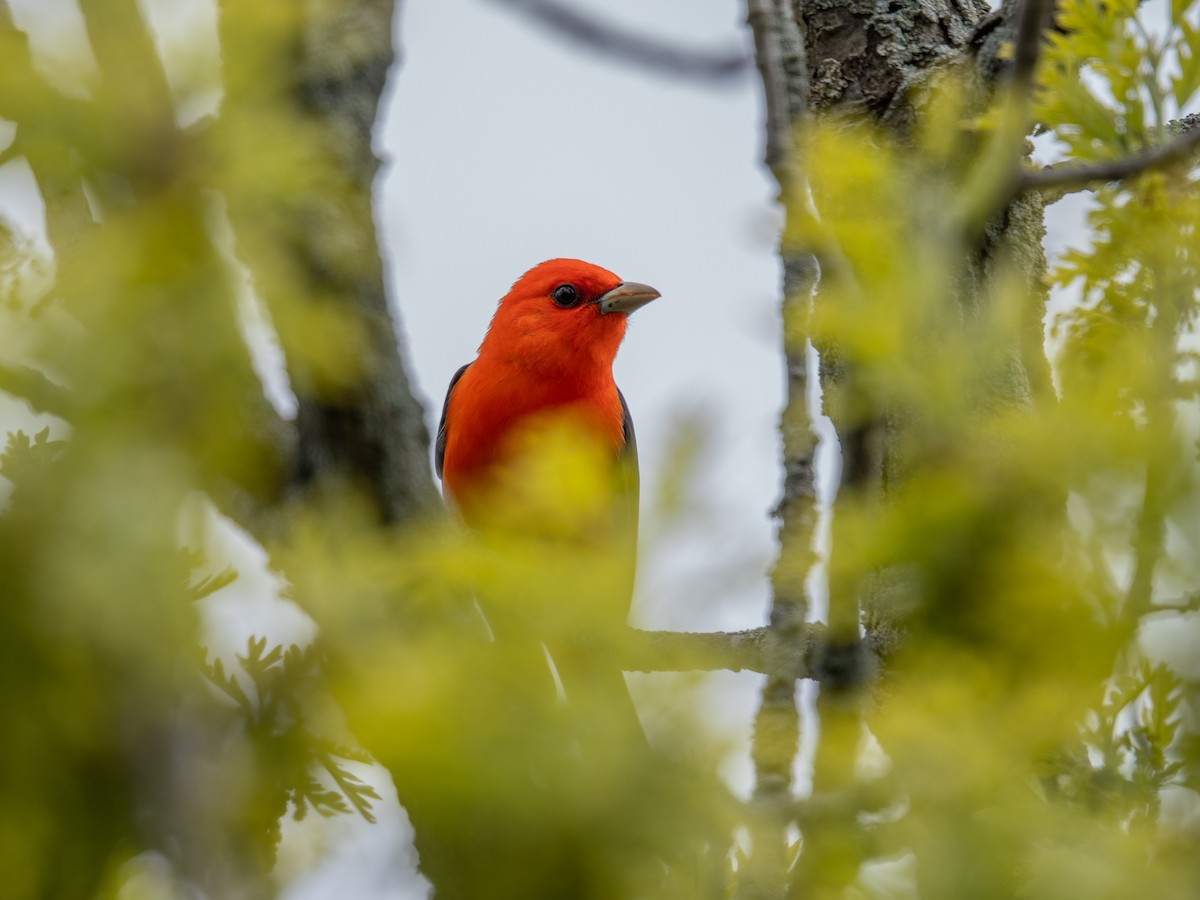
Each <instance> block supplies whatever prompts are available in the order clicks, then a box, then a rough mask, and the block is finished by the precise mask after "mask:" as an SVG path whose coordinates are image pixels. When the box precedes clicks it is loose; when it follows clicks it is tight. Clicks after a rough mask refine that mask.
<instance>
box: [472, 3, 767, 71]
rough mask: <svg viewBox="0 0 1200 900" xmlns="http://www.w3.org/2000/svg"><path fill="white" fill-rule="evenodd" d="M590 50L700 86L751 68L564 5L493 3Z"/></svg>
mask: <svg viewBox="0 0 1200 900" xmlns="http://www.w3.org/2000/svg"><path fill="white" fill-rule="evenodd" d="M492 2H493V3H498V4H500V5H502V6H506V7H508V8H509V9H512V10H513V11H514V12H518V13H521V14H523V15H525V16H527V17H528V18H529V19H531V20H532V21H534V22H536V23H538V24H539V25H543V26H545V27H546V28H548V29H550V30H551V31H553V32H555V33H556V34H558V35H560V36H562V37H565V38H568V39H570V40H572V41H574V42H575V43H577V44H579V45H581V46H584V47H587V48H589V49H591V50H595V51H597V52H600V53H603V54H605V55H606V56H611V57H614V58H616V59H621V60H624V61H625V62H630V63H635V64H636V65H639V66H642V67H643V68H646V69H651V70H653V71H656V72H661V73H662V74H664V75H672V76H676V77H680V78H689V79H693V80H698V81H710V82H712V81H725V80H728V79H732V78H737V77H740V76H741V74H742V73H743V72H745V71H746V70H747V69H748V68H749V67H750V57H749V55H748V54H746V53H745V52H744V51H742V50H700V49H694V48H689V47H681V46H678V45H676V44H670V43H667V42H666V41H661V40H658V39H656V38H651V37H647V36H645V35H642V34H637V33H635V32H632V31H628V30H626V29H623V28H620V27H619V26H616V25H613V24H610V23H608V22H605V21H602V20H601V19H598V18H596V17H594V16H591V15H589V14H587V13H585V12H583V11H582V10H579V9H576V8H575V7H573V6H570V5H568V4H566V3H562V2H560V0H492Z"/></svg>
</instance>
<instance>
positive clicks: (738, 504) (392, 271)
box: [0, 0, 1161, 900]
mask: <svg viewBox="0 0 1200 900" xmlns="http://www.w3.org/2000/svg"><path fill="white" fill-rule="evenodd" d="M573 3H574V5H576V6H577V7H580V8H587V9H591V10H593V11H595V12H596V13H597V14H599V15H602V16H604V17H605V18H606V19H609V20H612V21H616V22H619V23H621V24H622V25H624V26H625V27H627V28H629V29H631V30H636V31H639V32H642V33H645V34H647V35H657V36H659V37H661V38H662V39H664V40H669V41H671V42H673V43H680V44H685V45H690V46H696V47H705V48H712V49H717V48H725V49H729V48H733V47H738V46H741V47H746V48H748V47H749V35H748V33H747V31H746V30H745V28H744V26H743V24H742V19H743V15H744V13H743V10H742V4H741V3H740V2H737V0H603V2H602V0H573ZM11 5H12V6H13V8H14V13H15V14H16V17H17V21H18V24H19V25H21V26H22V27H28V28H29V29H30V30H31V32H32V36H33V38H34V45H35V49H37V50H38V51H39V53H40V54H41V55H42V57H43V58H44V59H50V58H51V57H57V58H59V59H63V58H78V56H79V54H80V49H81V48H84V49H86V45H85V44H84V43H83V42H82V40H81V30H80V29H79V27H78V25H79V22H78V16H77V11H76V10H75V8H74V4H73V2H72V0H11ZM1147 5H1148V6H1150V5H1151V4H1147ZM1154 5H1155V6H1158V5H1161V0H1155V4H1154ZM143 6H144V7H145V8H147V9H148V10H150V11H151V13H152V15H151V18H152V20H153V21H154V23H155V27H156V28H157V29H158V31H159V38H160V41H161V43H162V44H163V45H164V47H166V48H167V49H168V51H170V50H171V49H180V48H186V49H187V50H188V52H189V53H191V54H199V56H200V57H201V58H204V57H205V56H207V57H208V58H211V59H215V58H216V56H215V53H216V44H215V35H214V33H213V31H212V23H213V18H212V9H213V7H212V5H211V4H210V2H209V0H143ZM398 43H399V47H400V53H401V64H400V65H399V66H398V67H397V68H396V69H394V70H393V73H392V79H391V83H390V86H389V91H388V94H387V96H386V98H385V110H384V112H383V114H382V117H381V120H380V122H379V123H378V125H377V129H376V143H377V147H378V149H379V151H380V153H381V155H382V156H383V157H384V160H385V168H384V170H383V171H382V172H381V176H380V182H379V185H378V190H377V200H378V202H377V212H376V216H377V221H378V223H379V226H380V240H381V244H382V245H383V248H384V252H385V255H386V257H387V259H388V262H389V265H388V278H389V284H390V287H391V290H392V296H393V297H394V298H395V300H396V302H397V303H398V306H399V311H400V316H401V321H402V330H403V334H404V338H403V339H404V342H405V345H406V353H407V356H408V359H409V362H410V371H411V373H412V375H413V377H414V381H415V385H416V389H417V390H418V392H419V393H420V394H421V395H422V397H423V398H424V400H425V403H426V408H427V418H428V419H429V421H430V424H431V427H432V426H433V425H434V424H435V423H436V417H437V414H438V412H439V409H440V405H441V401H442V396H443V393H444V390H445V385H446V383H447V382H448V380H449V378H450V376H451V374H452V373H453V372H454V370H455V369H456V368H458V366H460V365H462V364H463V363H464V362H467V361H469V360H470V359H472V358H473V357H474V353H475V349H476V347H477V346H478V344H479V341H480V339H481V338H482V336H483V333H484V330H485V328H486V326H487V323H488V320H489V319H490V316H491V314H492V311H493V309H494V307H495V304H496V301H497V300H498V299H499V297H500V296H501V295H502V294H503V293H505V291H506V290H507V288H508V286H509V285H510V284H511V283H512V282H513V281H514V280H515V279H516V278H517V277H518V276H519V275H520V274H521V273H522V272H523V271H524V270H525V269H527V268H529V267H530V266H532V265H534V264H535V263H537V262H539V261H541V260H543V259H547V258H550V257H554V256H578V257H581V258H584V259H587V260H589V261H592V262H595V263H598V264H600V265H603V266H605V267H607V268H609V269H612V270H614V271H615V272H617V273H618V274H619V275H621V276H622V277H624V278H627V279H629V280H635V281H643V282H647V283H649V284H652V285H654V286H655V287H656V288H658V289H659V290H660V291H661V292H662V294H663V297H662V299H661V300H659V301H656V302H655V303H653V304H651V305H650V306H648V307H646V308H645V309H643V310H641V311H639V312H638V313H637V314H636V315H635V316H634V317H633V319H632V320H631V327H630V329H629V336H628V338H627V339H626V342H625V345H624V346H623V348H622V350H621V352H620V354H619V357H618V360H617V365H616V375H617V380H618V383H619V384H620V385H621V387H622V389H623V391H624V393H625V395H626V397H627V398H628V401H629V405H630V407H631V409H632V412H633V416H634V420H635V423H636V425H637V432H638V442H639V449H640V452H641V467H642V475H643V510H644V517H645V521H644V524H643V554H642V561H641V567H640V574H639V579H640V580H639V591H638V597H637V600H636V602H635V610H634V621H635V623H636V624H639V625H642V626H644V627H651V628H671V629H677V630H693V631H704V630H714V629H735V628H748V627H754V626H757V625H761V624H763V623H764V622H765V616H766V610H767V604H768V601H769V596H768V585H767V570H768V568H769V565H770V562H771V559H772V557H773V553H774V525H773V523H772V521H771V520H770V517H769V514H768V511H769V510H770V508H771V507H772V505H773V504H774V502H775V500H776V498H777V496H778V492H779V485H780V479H781V473H780V466H779V441H778V435H777V429H776V424H777V417H778V414H779V410H780V406H781V403H782V399H783V396H782V391H783V369H782V360H781V355H780V347H781V337H780V329H779V323H778V302H779V300H778V285H779V277H780V276H779V265H778V259H777V255H776V229H777V227H778V223H779V213H778V210H777V209H776V207H775V205H774V203H773V199H772V196H773V193H772V192H773V185H772V182H771V181H770V179H769V178H768V176H767V175H766V173H765V171H764V169H763V167H762V165H761V163H760V158H761V152H762V149H761V143H762V138H761V135H760V132H761V123H760V120H761V113H760V103H759V96H760V87H759V83H758V81H757V74H756V73H754V72H753V70H749V71H747V72H746V73H745V74H744V75H743V76H742V77H740V78H737V79H733V80H731V81H728V82H726V83H724V84H722V85H712V84H703V85H701V84H696V83H694V82H685V81H680V80H672V79H670V78H668V77H665V76H662V75H657V74H653V73H649V72H646V71H643V70H640V69H635V68H632V67H630V66H629V65H628V64H625V63H619V62H615V61H612V60H608V59H605V58H602V57H599V56H597V55H595V54H594V53H593V52H591V51H589V50H585V49H583V48H580V47H577V46H574V45H571V44H568V43H566V42H564V41H563V40H562V39H561V38H559V37H557V36H554V35H551V34H548V33H547V32H545V31H543V30H541V29H539V28H537V27H535V26H533V25H531V24H530V23H529V22H528V21H527V20H526V19H525V18H524V17H521V16H519V15H516V14H514V13H512V12H510V11H507V10H505V9H504V8H503V6H502V5H501V4H498V3H494V2H488V0H404V2H403V5H402V9H401V13H400V18H399V28H398ZM167 55H168V63H169V59H170V53H169V52H168V54H167ZM168 71H169V74H170V66H169V65H168ZM173 77H174V76H173ZM180 91H181V97H182V99H184V100H185V101H186V102H185V103H184V104H183V105H184V107H185V108H186V109H187V110H188V112H189V114H190V115H195V114H202V113H203V112H204V111H205V110H206V109H211V108H212V106H213V104H214V102H216V100H217V97H216V95H215V94H214V93H213V92H212V90H211V86H210V87H209V88H205V87H204V86H203V85H201V86H199V87H198V88H195V89H192V90H190V91H189V90H188V89H187V88H186V87H182V86H181V87H180ZM184 95H186V96H184ZM0 143H3V140H2V139H0ZM1081 209H1082V204H1080V203H1074V204H1060V205H1059V206H1058V207H1056V208H1055V209H1054V211H1053V212H1052V214H1051V216H1050V218H1049V220H1048V221H1049V224H1050V227H1051V229H1052V235H1051V238H1050V239H1049V240H1048V246H1051V247H1054V248H1061V247H1062V246H1063V245H1064V243H1065V242H1066V241H1068V240H1076V241H1078V240H1079V239H1080V234H1081V232H1080V216H1081ZM0 213H4V214H6V215H8V216H10V217H12V218H14V219H16V220H17V221H18V222H25V223H33V224H32V225H31V226H30V227H31V229H32V230H33V231H34V232H35V233H36V232H37V230H38V225H37V218H38V216H39V215H40V213H39V212H38V210H37V200H36V194H33V195H31V194H30V188H29V184H28V174H27V170H22V168H21V166H20V165H19V164H13V163H10V164H8V165H6V166H4V167H0ZM30 424H32V423H30V422H29V419H28V415H27V413H26V412H24V410H23V408H22V407H21V406H20V405H19V404H15V403H12V402H8V401H5V400H4V398H2V397H0V428H2V429H3V430H8V429H10V428H15V427H25V428H26V429H28V428H29V427H30ZM695 434H699V435H701V441H700V444H699V451H698V454H699V455H698V457H697V458H696V460H695V465H694V472H695V481H694V482H692V486H691V489H692V492H693V494H694V496H693V498H692V501H691V503H690V504H689V505H688V506H687V507H686V515H685V516H684V518H683V520H682V521H679V520H674V521H669V520H666V519H664V518H663V517H662V516H660V515H658V514H657V513H656V508H657V504H656V500H655V498H656V496H657V494H658V493H659V489H660V486H661V485H662V484H663V482H664V479H665V478H667V477H668V475H669V473H670V471H671V467H672V464H673V462H674V461H677V460H678V459H679V456H678V447H679V445H680V444H681V442H682V443H685V444H686V443H687V441H688V439H689V436H691V435H695ZM826 449H827V451H828V447H827V448H826ZM206 518H207V519H208V521H207V522H205V519H206ZM196 523H200V525H199V527H201V528H203V529H206V530H207V533H208V534H209V540H213V541H217V542H218V543H221V544H222V545H223V546H225V547H226V551H227V552H228V553H229V554H230V557H231V559H233V560H234V561H235V563H236V564H237V565H238V566H239V567H240V568H241V569H242V571H243V576H244V577H243V579H241V580H240V581H239V586H240V590H241V593H238V594H234V593H229V594H227V596H225V597H223V598H215V599H214V602H212V603H210V604H209V614H210V618H211V620H210V627H211V628H212V630H213V632H214V633H215V634H217V635H219V636H220V640H228V641H229V642H230V646H240V645H241V644H242V643H243V642H244V635H245V634H247V633H249V632H251V631H253V632H254V633H259V634H262V633H267V634H270V635H272V636H273V637H274V638H275V639H289V640H294V639H301V638H302V637H303V636H304V635H305V634H307V633H309V632H310V631H311V623H309V622H308V621H307V619H306V617H304V616H303V615H302V614H298V613H297V612H296V611H295V610H293V609H290V608H288V607H287V606H286V605H285V604H283V603H281V602H280V601H278V600H277V599H275V594H277V593H278V586H277V585H276V584H275V583H274V582H273V581H272V578H271V576H270V575H269V573H267V572H266V570H265V567H264V566H263V564H262V560H261V559H257V558H256V554H255V550H254V548H252V547H248V546H247V545H246V544H245V542H244V541H239V540H238V539H236V537H234V536H232V531H231V529H230V528H229V527H228V526H227V525H225V524H222V523H219V522H216V521H215V520H213V519H212V518H211V517H209V516H207V514H203V513H199V512H197V513H196V514H194V515H189V516H188V525H189V530H188V531H187V536H188V537H192V538H194V536H195V534H196V532H195V531H194V527H196ZM218 642H219V641H218ZM709 681H710V690H709V692H708V694H707V698H708V699H707V700H706V701H705V702H706V703H707V704H708V705H709V706H710V708H711V710H712V715H713V717H714V719H719V723H720V726H721V727H722V728H724V729H729V730H730V731H731V732H733V733H734V734H736V735H737V737H738V746H739V749H738V750H737V751H736V752H734V753H732V754H731V756H730V759H729V762H728V765H727V766H726V770H725V774H726V777H727V778H728V779H729V781H730V782H731V784H732V785H733V786H735V788H737V789H738V790H740V791H745V790H747V789H748V787H749V778H750V769H749V763H748V759H747V758H746V755H745V747H746V746H747V742H748V736H749V722H750V717H751V716H752V714H753V711H754V708H755V705H756V696H755V693H756V688H757V685H758V682H759V679H758V677H757V676H753V675H735V674H733V673H723V674H721V675H716V676H713V677H711V679H709ZM636 687H637V685H636V684H635V688H636ZM801 769H803V767H802V766H801ZM803 774H804V773H803V772H802V775H803ZM805 777H806V776H805ZM371 780H372V781H373V782H375V783H376V784H380V786H381V789H382V790H383V792H384V794H385V797H389V796H390V801H389V802H387V803H384V804H381V806H382V807H383V808H382V809H381V810H380V819H381V822H380V825H379V826H376V827H370V826H367V825H365V824H364V823H362V822H361V821H359V820H357V819H356V818H354V817H350V816H342V817H338V818H336V819H333V820H320V819H317V817H310V818H309V820H307V821H306V822H305V823H304V824H303V825H302V826H294V825H290V824H289V825H287V826H286V831H285V841H284V845H283V847H282V849H281V854H280V868H281V871H283V872H286V873H289V877H290V878H291V879H292V884H291V887H290V888H289V890H288V891H287V892H286V893H285V896H286V897H288V898H289V900H319V898H327V897H333V896H335V895H340V896H353V897H355V898H362V900H373V898H385V897H386V898H409V897H420V896H424V887H423V885H422V883H421V881H420V880H419V878H418V877H417V876H416V875H415V874H414V873H413V856H412V852H411V849H410V848H409V847H408V843H407V838H406V834H407V831H406V829H407V824H406V822H405V819H404V816H403V814H402V812H401V811H400V810H399V808H398V807H397V806H395V802H394V792H390V791H389V789H388V788H387V787H386V786H385V785H383V784H381V782H380V777H379V775H378V773H376V776H375V777H373V778H372V779H371ZM802 780H803V779H802ZM322 851H327V852H328V857H327V858H325V860H324V862H322V864H321V865H320V866H319V867H318V868H317V869H316V870H315V871H310V869H311V866H312V862H313V860H314V858H315V857H317V856H318V855H320V852H322ZM348 878H352V879H353V880H352V881H350V882H349V884H352V885H353V887H352V888H348V886H347V885H348V882H347V879H348Z"/></svg>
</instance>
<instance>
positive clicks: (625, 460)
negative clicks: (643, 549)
mask: <svg viewBox="0 0 1200 900" xmlns="http://www.w3.org/2000/svg"><path fill="white" fill-rule="evenodd" d="M617 397H619V398H620V400H621V412H622V413H623V414H624V417H623V418H622V420H621V429H622V430H623V431H624V433H625V444H624V446H622V447H621V452H620V453H619V454H618V455H617V459H618V461H619V462H620V464H621V480H622V484H621V488H622V494H623V497H624V499H625V502H626V503H628V504H629V506H630V509H629V510H628V512H627V515H628V516H629V517H630V520H631V522H632V524H633V532H634V534H635V535H636V534H637V520H638V499H639V498H638V493H639V485H638V481H639V476H638V457H637V435H636V434H634V433H633V416H631V415H630V414H629V404H628V403H626V402H625V395H624V394H622V393H621V389H620V388H617Z"/></svg>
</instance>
